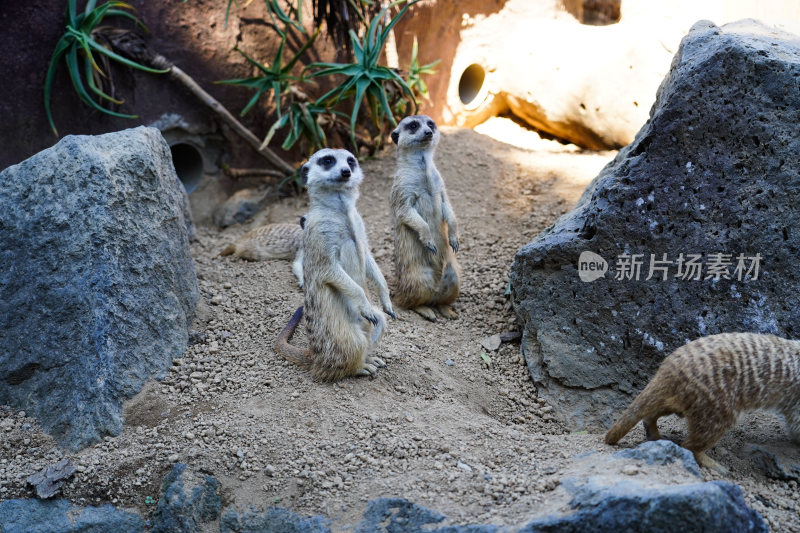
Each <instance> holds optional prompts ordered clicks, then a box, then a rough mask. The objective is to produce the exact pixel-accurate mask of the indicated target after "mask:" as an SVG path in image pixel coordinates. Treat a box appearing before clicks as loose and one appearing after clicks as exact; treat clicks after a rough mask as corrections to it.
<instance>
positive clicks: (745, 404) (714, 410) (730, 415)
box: [606, 333, 800, 472]
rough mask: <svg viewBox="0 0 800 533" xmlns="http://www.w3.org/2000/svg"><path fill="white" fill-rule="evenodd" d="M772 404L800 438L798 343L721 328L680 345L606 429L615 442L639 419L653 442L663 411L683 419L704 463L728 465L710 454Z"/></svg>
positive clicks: (687, 441)
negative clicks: (751, 414)
mask: <svg viewBox="0 0 800 533" xmlns="http://www.w3.org/2000/svg"><path fill="white" fill-rule="evenodd" d="M754 409H774V410H776V411H777V412H779V413H780V414H782V415H783V416H784V417H785V418H786V425H787V427H788V430H789V434H790V436H791V437H792V438H793V439H794V440H795V441H797V442H798V443H800V341H792V340H787V339H782V338H780V337H776V336H774V335H759V334H755V333H723V334H720V335H711V336H709V337H703V338H700V339H696V340H694V341H692V342H690V343H689V344H686V345H685V346H681V347H680V348H678V349H677V350H675V351H674V352H672V354H670V355H669V356H668V357H667V358H666V359H664V361H663V362H662V363H661V367H660V368H659V369H658V372H656V375H655V376H654V377H653V379H652V380H650V383H648V384H647V386H646V387H645V388H644V390H643V391H642V392H641V393H640V394H639V395H638V396H637V397H636V399H634V400H633V403H631V405H630V406H629V407H628V408H627V409H626V410H625V412H624V413H622V416H621V417H620V419H619V420H618V421H617V423H616V424H614V425H613V426H612V427H611V429H610V430H609V431H608V433H607V434H606V443H607V444H615V443H617V442H618V441H619V440H620V439H621V438H622V437H624V436H625V435H626V434H627V433H628V432H629V431H630V430H631V429H632V428H633V426H635V425H636V424H637V423H638V422H639V420H642V419H643V420H644V428H645V434H646V435H647V438H648V439H649V440H657V439H660V438H661V436H660V435H659V432H658V425H657V424H656V422H657V421H658V419H659V417H662V416H666V415H669V414H673V413H674V414H677V415H678V416H681V417H685V418H686V423H687V427H688V430H689V434H688V436H687V437H686V439H685V440H684V441H683V442H682V443H681V446H683V447H684V448H687V449H689V450H690V451H691V452H692V453H694V456H695V458H696V459H697V462H698V463H699V464H701V465H703V466H707V467H709V468H714V469H715V470H718V471H721V472H724V471H725V469H724V468H723V467H721V466H720V465H719V464H717V462H716V461H714V460H713V459H711V458H710V457H708V456H707V455H706V454H705V451H706V450H708V449H709V448H711V447H712V446H714V444H716V443H717V441H718V440H719V439H721V438H722V436H723V435H725V433H726V432H727V431H728V430H729V429H731V428H732V427H733V426H734V424H735V423H736V419H737V418H738V416H739V414H741V413H743V412H746V411H751V410H754Z"/></svg>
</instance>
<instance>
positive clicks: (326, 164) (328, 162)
mask: <svg viewBox="0 0 800 533" xmlns="http://www.w3.org/2000/svg"><path fill="white" fill-rule="evenodd" d="M317 164H318V165H319V166H321V167H322V168H324V169H325V170H330V168H331V167H332V166H333V165H335V164H336V158H335V157H333V156H332V155H326V156H325V157H323V158H322V159H320V160H319V163H317Z"/></svg>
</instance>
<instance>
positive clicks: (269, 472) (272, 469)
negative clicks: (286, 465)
mask: <svg viewBox="0 0 800 533" xmlns="http://www.w3.org/2000/svg"><path fill="white" fill-rule="evenodd" d="M264 473H265V474H266V475H268V476H269V477H272V476H274V475H275V467H274V466H272V465H267V466H265V467H264Z"/></svg>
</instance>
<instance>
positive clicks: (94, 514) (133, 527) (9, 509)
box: [0, 500, 144, 533]
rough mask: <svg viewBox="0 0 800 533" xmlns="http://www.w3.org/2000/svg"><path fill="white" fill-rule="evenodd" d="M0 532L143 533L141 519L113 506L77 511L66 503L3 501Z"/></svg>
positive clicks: (52, 501)
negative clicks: (111, 532)
mask: <svg viewBox="0 0 800 533" xmlns="http://www.w3.org/2000/svg"><path fill="white" fill-rule="evenodd" d="M0 531H2V532H3V533H31V532H43V533H44V532H50V531H59V532H63V533H92V532H98V531H117V532H120V533H123V532H124V533H133V532H138V531H144V522H143V521H142V517H140V516H139V515H138V514H135V513H128V512H125V511H121V510H119V509H116V508H115V507H114V506H112V505H102V506H99V507H80V506H77V505H73V504H71V503H70V502H68V501H67V500H48V501H42V500H6V501H4V502H0Z"/></svg>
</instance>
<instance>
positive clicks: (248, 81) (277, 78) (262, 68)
mask: <svg viewBox="0 0 800 533" xmlns="http://www.w3.org/2000/svg"><path fill="white" fill-rule="evenodd" d="M319 31H320V29H319V28H317V31H315V32H314V33H313V34H312V35H311V37H309V38H308V40H307V41H306V42H305V44H304V45H303V46H302V47H300V49H299V50H298V51H297V53H296V54H295V55H294V56H293V57H292V58H291V59H290V60H289V62H288V63H286V64H285V65H284V64H283V50H284V48H285V47H286V33H285V32H281V31H279V33H280V35H281V44H280V46H278V50H277V52H275V57H274V58H273V60H272V65H271V66H266V65H262V64H261V63H259V62H258V61H256V60H255V59H253V58H252V57H250V56H249V55H247V54H246V53H245V52H243V51H242V50H240V49H239V48H238V47H237V48H234V50H236V51H237V52H239V53H240V54H242V55H243V56H244V58H245V59H247V61H248V62H249V63H250V64H251V65H253V66H254V67H256V68H257V69H258V70H259V74H258V75H257V76H252V77H250V78H238V79H233V80H222V81H218V82H215V83H223V84H228V85H239V86H241V87H250V88H252V89H255V90H256V93H255V94H254V95H253V97H252V98H251V99H250V101H248V102H247V105H245V106H244V108H243V109H242V111H241V112H240V113H239V114H240V116H244V115H246V114H247V112H248V111H250V110H251V109H252V108H253V106H254V105H255V103H256V102H257V101H258V99H259V98H261V96H262V95H263V94H265V93H267V92H269V91H272V94H273V95H274V98H275V108H276V112H277V114H278V118H281V115H282V109H281V96H282V95H283V94H284V93H285V92H286V91H287V90H289V85H290V83H291V82H292V81H302V78H298V77H296V76H293V75H292V68H294V66H295V64H297V62H298V61H299V60H300V57H301V56H302V55H303V54H304V53H305V51H306V50H308V48H309V47H310V46H311V45H312V44H313V43H314V40H315V39H316V38H317V36H318V35H319Z"/></svg>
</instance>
